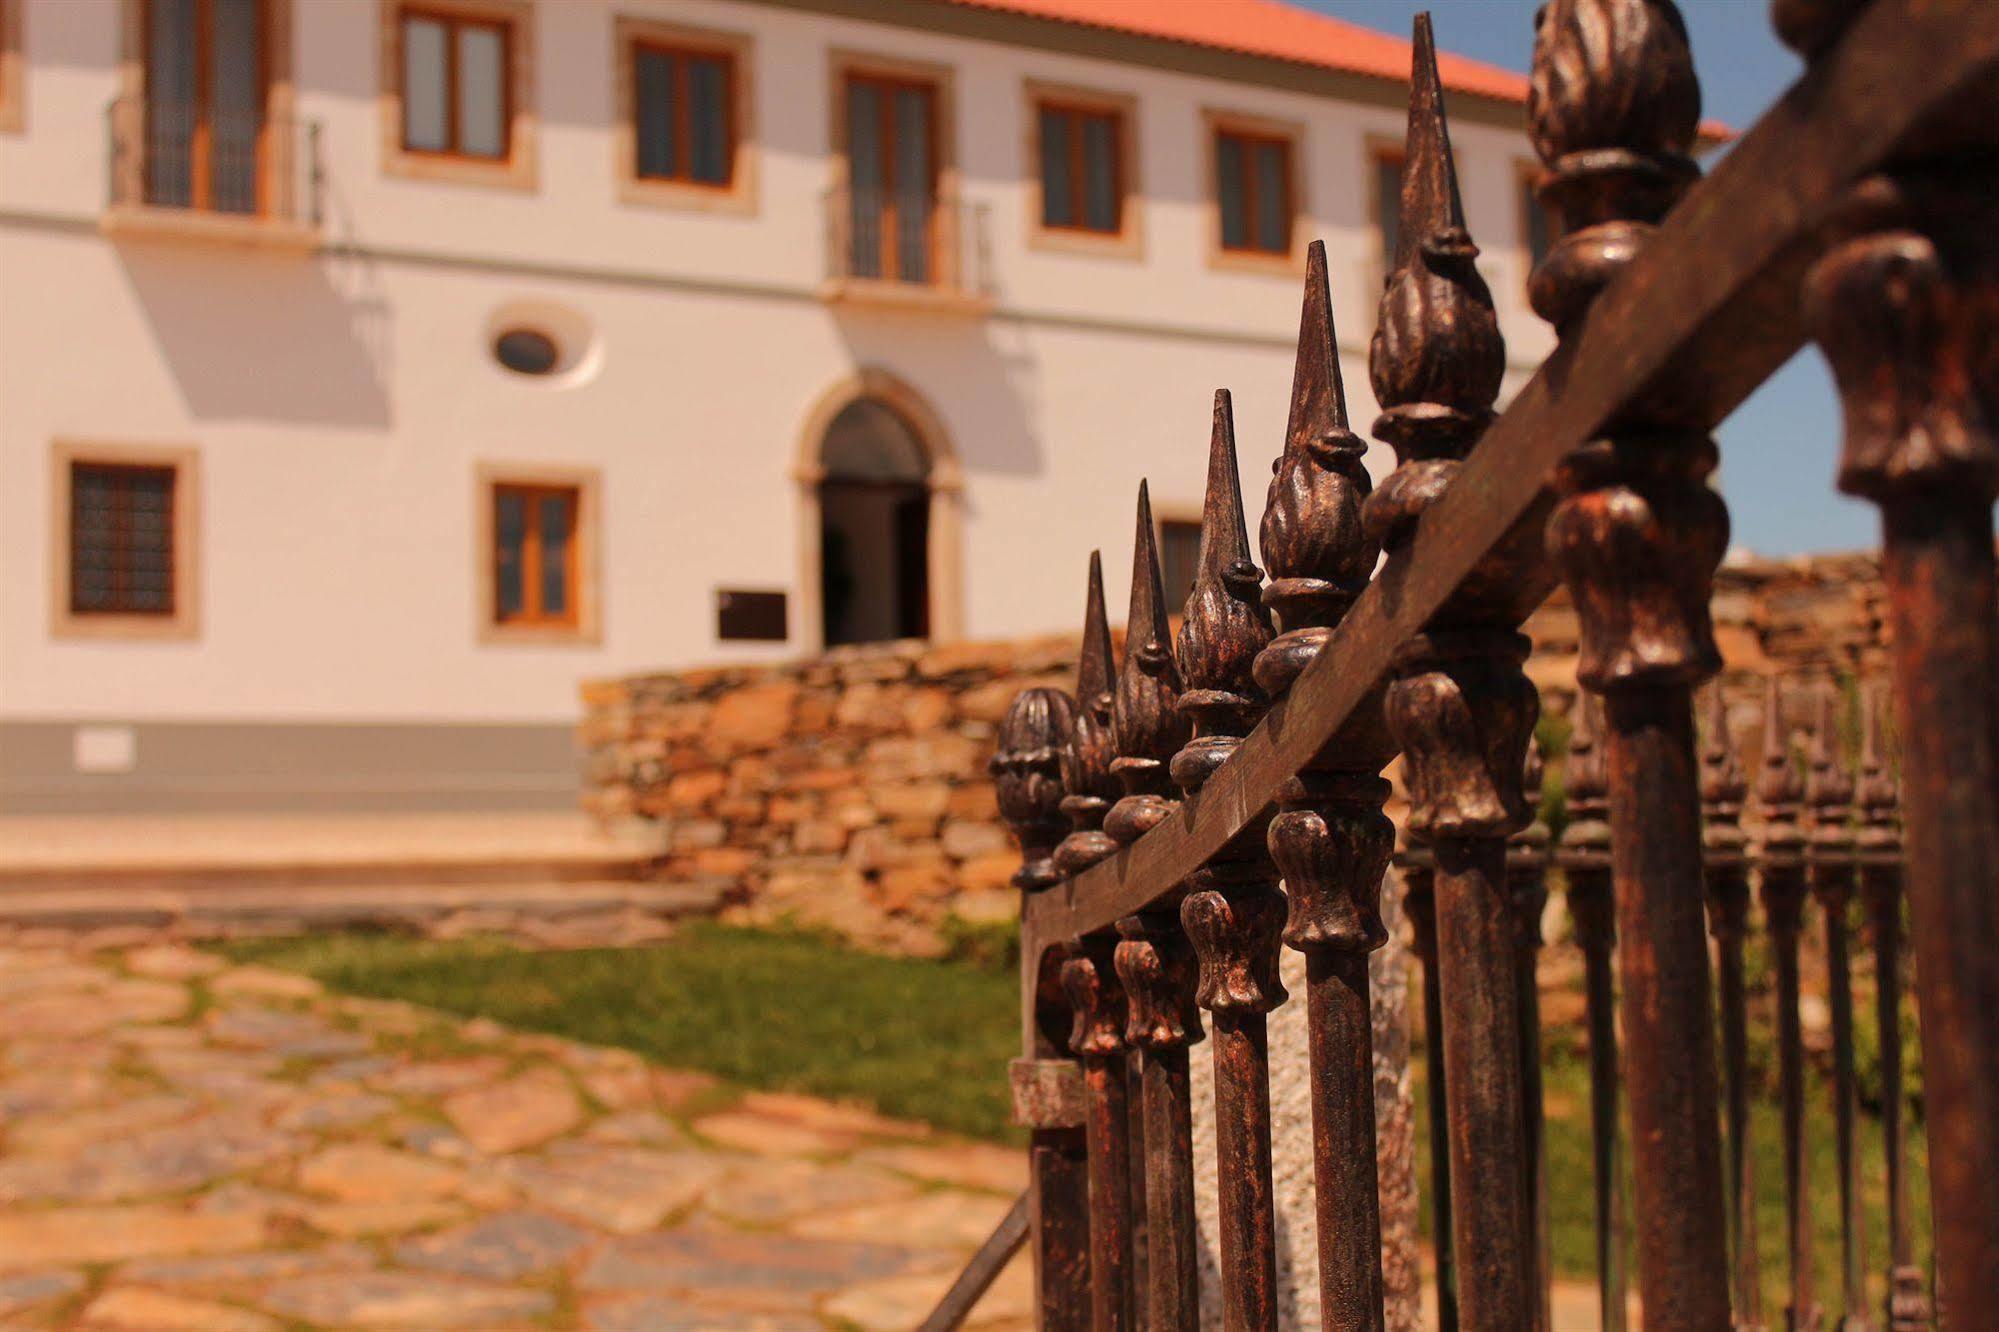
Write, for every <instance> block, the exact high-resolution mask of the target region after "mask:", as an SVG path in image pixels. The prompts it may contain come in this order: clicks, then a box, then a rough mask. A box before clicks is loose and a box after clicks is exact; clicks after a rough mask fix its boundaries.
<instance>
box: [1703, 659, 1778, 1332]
mask: <svg viewBox="0 0 1999 1332" xmlns="http://www.w3.org/2000/svg"><path fill="white" fill-rule="evenodd" d="M1709 698H1710V701H1711V706H1710V707H1709V710H1708V717H1707V735H1706V737H1705V739H1704V741H1703V743H1702V745H1701V842H1702V849H1703V850H1704V851H1705V853H1706V862H1707V904H1708V915H1707V921H1708V932H1709V933H1710V934H1712V935H1713V936H1714V943H1715V956H1716V960H1717V962H1716V965H1717V970H1718V971H1719V976H1718V983H1719V987H1720V999H1721V1068H1722V1091H1723V1095H1724V1097H1725V1100H1726V1105H1725V1113H1724V1119H1725V1120H1726V1122H1727V1125H1728V1143H1727V1146H1728V1202H1729V1209H1728V1210H1729V1223H1730V1224H1729V1228H1728V1238H1729V1244H1730V1246H1731V1247H1730V1252H1729V1271H1730V1273H1731V1274H1732V1280H1731V1283H1730V1284H1731V1299H1732V1302H1733V1305H1734V1308H1735V1327H1736V1329H1737V1332H1761V1329H1762V1326H1763V1314H1762V1305H1763V1297H1762V1293H1761V1291H1760V1290H1759V1288H1758V1287H1759V1285H1760V1284H1761V1275H1762V1273H1761V1269H1760V1266H1759V1264H1758V1262H1757V1255H1756V1180H1755V1166H1754V1162H1755V1159H1756V1157H1755V1153H1754V1152H1752V1151H1751V1150H1750V1145H1749V1021H1748V1011H1747V1009H1748V992H1747V985H1746V983H1745V980H1744V976H1743V965H1742V948H1743V940H1744V939H1745V938H1746V937H1747V935H1748V933H1749V863H1748V857H1747V856H1746V854H1745V853H1744V844H1745V841H1746V839H1745V838H1744V836H1743V832H1742V802H1743V800H1744V798H1745V797H1746V796H1747V795H1748V794H1749V784H1748V781H1747V780H1746V779H1745V778H1744V777H1743V774H1742V765H1741V764H1740V763H1739V762H1737V761H1736V757H1735V740H1734V737H1733V736H1732V735H1730V734H1729V729H1728V703H1727V700H1726V699H1724V698H1723V696H1722V690H1721V686H1720V684H1719V683H1717V684H1716V685H1715V686H1714V688H1713V689H1712V690H1710V691H1709Z"/></svg>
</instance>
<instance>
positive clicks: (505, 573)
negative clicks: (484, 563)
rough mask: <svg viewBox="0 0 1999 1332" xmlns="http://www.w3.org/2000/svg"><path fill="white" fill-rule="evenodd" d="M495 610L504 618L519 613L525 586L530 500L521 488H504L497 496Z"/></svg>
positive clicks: (495, 500)
mask: <svg viewBox="0 0 1999 1332" xmlns="http://www.w3.org/2000/svg"><path fill="white" fill-rule="evenodd" d="M493 535H494V542H493V544H494V566H493V568H494V576H495V577H494V595H493V605H494V609H495V610H497V611H498V613H499V616H500V618H501V619H507V618H509V617H512V616H516V615H519V614H520V613H521V611H522V610H523V609H525V607H524V606H523V604H522V600H523V594H524V592H525V589H524V588H523V586H522V583H523V580H524V578H525V576H526V575H525V572H524V570H523V565H524V564H525V562H526V561H525V558H524V553H525V547H526V545H527V500H526V497H525V496H523V495H522V494H521V493H520V492H519V491H515V490H501V491H498V492H496V493H495V494H494V496H493Z"/></svg>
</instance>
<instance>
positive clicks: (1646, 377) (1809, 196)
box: [1022, 0, 1999, 1026]
mask: <svg viewBox="0 0 1999 1332" xmlns="http://www.w3.org/2000/svg"><path fill="white" fill-rule="evenodd" d="M1995 70H1999V5H1994V4H1991V3H1989V0H1878V3H1875V4H1873V5H1871V6H1870V7H1868V9H1867V10H1866V11H1865V12H1864V13H1863V14H1862V15H1861V16H1860V17H1859V18H1858V19H1857V20H1856V21H1855V22H1854V23H1853V25H1852V27H1851V28H1850V29H1848V31H1847V32H1846V33H1845V35H1844V37H1843V38H1842V39H1841V40H1840V42H1839V44H1838V46H1837V47H1836V48H1835V49H1834V50H1832V51H1830V52H1828V53H1827V54H1825V55H1824V56H1823V57H1822V58H1820V59H1818V60H1816V61H1815V62H1814V63H1813V65H1812V67H1811V69H1810V71H1809V72H1808V73H1807V74H1806V75H1805V76H1804V77H1802V78H1801V79H1800V80H1799V81H1798V82H1797V83H1796V84H1795V85H1794V86H1793V87H1792V88H1791V90H1790V91H1789V92H1788V93H1786V94H1785V96H1784V97H1783V99H1782V100H1780V101H1779V102H1778V103H1777V104H1776V105H1775V106H1774V107H1772V108H1771V109H1770V111H1769V112H1768V113H1767V114H1766V115H1764V117H1763V118H1762V119H1761V120H1760V121H1759V122H1758V123H1757V125H1756V126H1755V128H1754V129H1752V130H1751V131H1750V132H1749V133H1748V134H1747V135H1745V136H1744V137H1743V139H1742V140H1741V141H1740V142H1739V143H1738V144H1736V146H1735V148H1734V149H1733V151H1731V152H1730V153H1729V154H1728V156H1727V157H1726V158H1725V159H1723V160H1722V162H1721V163H1720V164H1719V165H1718V166H1717V167H1716V168H1715V170H1714V172H1713V174H1712V175H1711V176H1709V177H1708V178H1707V179H1706V180H1705V181H1704V182H1703V183H1701V184H1700V185H1698V186H1696V187H1695V188H1694V189H1693V190H1692V191H1690V192H1689V193H1688V194H1687V196H1686V197H1685V199H1684V200H1683V201H1682V202H1681V203H1680V205H1679V206H1678V207H1677V208H1675V209H1674V211H1673V212H1672V214H1671V215H1670V216H1669V217H1668V219H1667V221H1666V222H1665V224H1664V225H1663V227H1662V228H1661V229H1660V230H1659V232H1658V234H1657V235H1656V236H1655V237H1653V238H1652V239H1651V240H1650V241H1649V242H1648V244H1647V245H1646V247H1645V248H1644V251H1643V252H1642V253H1641V254H1640V255H1639V257H1638V258H1637V259H1636V260H1635V261H1634V262H1632V264H1631V265H1630V267H1629V268H1628V269H1627V270H1626V271H1625V272H1624V274H1623V275H1622V276H1621V277H1619V278H1618V279H1617V280H1616V281H1615V282H1614V283H1613V284H1612V285H1611V286H1610V287H1609V288H1608V289H1606V290H1605V291H1604V292H1603V294H1602V295H1601V296H1599V297H1598V298H1597V299H1596V301H1595V302H1594V304H1593V305H1592V307H1591V308H1590V310H1589V313H1588V314H1587V316H1586V317H1585V320H1584V323H1583V324H1582V326H1581V328H1580V330H1579V331H1578V332H1577V333H1576V334H1574V335H1573V336H1570V337H1567V338H1565V339H1564V341H1563V343H1562V346H1561V347H1560V348H1559V349H1558V350H1557V351H1556V352H1555V353H1554V354H1553V355H1552V356H1550V357H1549V359H1548V360H1547V362H1546V363H1545V364H1544V365H1543V366H1542V368H1541V370H1540V371H1539V373H1537V374H1536V375H1535V376H1534V378H1533V379H1532V380H1531V381H1530V382H1529V383H1528V384H1527V385H1526V387H1525V388H1523V389H1522V390H1521V392H1520V393H1519V395H1518V396H1517V397H1516V398H1515V399H1514V401H1513V403H1512V405H1511V406H1510V407H1509V408H1508V410H1507V411H1506V413H1505V414H1504V415H1503V416H1502V417H1500V419H1499V420H1498V421H1497V422H1495V423H1494V424H1493V426H1492V428H1491V429H1490V430H1489V431H1488V432H1487V434H1486V436H1485V438H1484V439H1483V440H1482V441H1481V442H1480V444H1479V445H1478V447H1477V448H1476V449H1475V450H1474V451H1473V453H1472V455H1471V457H1470V459H1469V460H1468V462H1467V463H1466V465H1465V469H1464V471H1463V472H1462V474H1461V475H1460V476H1459V478H1458V480H1457V481H1456V482H1454V483H1453V484H1452V485H1451V487H1450V489H1449V492H1448V493H1447V494H1446V495H1445V496H1444V497H1443V499H1442V500H1441V501H1439V502H1438V503H1437V505H1436V506H1435V507H1434V508H1432V509H1430V510H1429V511H1428V512H1426V513H1425V514H1424V517H1423V521H1422V522H1421V524H1420V525H1419V527H1418V530H1417V532H1416V535H1415V538H1414V540H1413V542H1412V548H1411V552H1410V557H1409V558H1407V559H1404V560H1401V561H1399V562H1398V561H1391V562H1390V563H1389V564H1388V565H1387V567H1386V568H1385V569H1384V570H1383V571H1382V573H1381V574H1380V575H1379V576H1378V577H1376V578H1375V580H1374V581H1373V582H1372V583H1371V584H1370V585H1369V587H1368V589H1367V591H1366V593H1365V594H1364V595H1363V596H1362V597H1361V598H1360V600H1359V601H1357V602H1356V603H1355V604H1354V606H1353V608H1352V610H1350V611H1349V612H1348V613H1347V615H1346V618H1345V619H1344V620H1343V621H1342V622H1341V623H1340V625H1339V626H1338V627H1337V628H1336V629H1335V630H1334V631H1333V636H1332V638H1331V640H1330V641H1329V642H1328V644H1327V646H1326V649H1325V651H1324V652H1322V653H1321V654H1320V656H1319V658H1318V660H1317V661H1316V662H1315V663H1314V664H1313V665H1312V666H1311V667H1309V668H1308V669H1307V670H1306V671H1305V672H1304V674H1303V675H1301V676H1300V677H1299V679H1298V680H1297V682H1296V683H1295V684H1294V685H1293V686H1292V688H1291V690H1290V692H1289V693H1288V695H1287V696H1286V697H1285V698H1284V699H1282V700H1281V701H1279V702H1278V703H1277V704H1276V705H1275V706H1274V707H1273V708H1272V709H1271V710H1270V712H1269V714H1268V715H1267V717H1266V718H1265V720H1264V721H1263V722H1261V723H1260V724H1259V725H1258V726H1257V727H1256V729H1255V730H1254V731H1253V732H1252V733H1251V734H1250V735H1249V736H1248V737H1247V738H1246V739H1245V740H1244V741H1243V742H1242V744H1241V746H1240V748H1239V749H1237V751H1236V752H1235V754H1234V755H1233V756H1232V757H1231V758H1230V759H1229V761H1228V762H1227V763H1226V764H1224V765H1223V766H1222V767H1221V768H1220V769H1218V770H1217V771H1216V772H1215V773H1214V774H1213V775H1212V776H1211V777H1209V778H1208V779H1207V782H1206V784H1205V785H1204V787H1203V788H1202V789H1201V791H1200V792H1199V793H1198V794H1197V795H1193V796H1190V797H1189V798H1187V799H1186V800H1184V801H1182V802H1180V803H1179V805H1178V807H1177V809H1176V810H1175V811H1174V813H1173V814H1172V815H1171V817H1169V818H1168V819H1167V821H1166V822H1165V823H1163V824H1161V825H1160V826H1159V827H1158V828H1156V829H1154V830H1153V831H1152V832H1150V833H1148V834H1147V835H1146V836H1144V837H1143V838H1141V839H1140V840H1139V841H1138V842H1137V843H1136V844H1135V845H1133V846H1131V847H1130V848H1128V849H1127V850H1125V851H1124V852H1122V853H1121V854H1119V855H1116V856H1114V857H1112V858H1110V859H1108V860H1106V861H1104V862H1103V863H1101V864H1099V865H1097V866H1096V867H1094V868H1092V869H1089V870H1087V871H1085V872H1083V873H1081V874H1079V875H1076V876H1075V877H1073V878H1071V879H1068V880H1065V881H1063V882H1062V883H1060V884H1058V885H1056V886H1054V887H1052V888H1050V889H1049V890H1047V891H1044V892H1038V893H1034V894H1030V895H1029V898H1028V903H1027V907H1026V913H1025V918H1024V920H1023V928H1022V933H1023V947H1024V949H1025V951H1026V954H1027V956H1028V957H1029V958H1030V959H1032V958H1035V957H1037V956H1039V955H1040V954H1041V953H1042V952H1044V951H1045V950H1047V949H1048V948H1050V947H1053V946H1057V945H1059V944H1061V943H1062V942H1064V941H1066V940H1070V939H1074V938H1078V937H1081V936H1083V935H1086V934H1090V933H1092V932H1094V931H1099V930H1103V929H1106V928H1108V927H1110V926H1111V925H1112V924H1114V923H1115V922H1116V921H1117V920H1118V919H1119V918H1120V917H1124V916H1128V915H1131V914H1132V913H1134V912H1137V911H1139V910H1141V909H1143V908H1145V907H1147V906H1150V905H1152V904H1153V903H1155V902H1156V901H1158V900H1159V899H1161V898H1162V897H1164V896H1166V895H1168V894H1170V893H1172V892H1173V891H1174V890H1175V888H1176V886H1177V885H1179V884H1181V883H1182V882H1183V881H1184V880H1185V879H1187V878H1188V876H1190V875H1191V874H1193V873H1194V872H1195V871H1196V870H1198V869H1200V868H1201V867H1202V866H1203V865H1205V864H1206V863H1208V861H1209V860H1210V859H1211V858H1213V857H1214V856H1215V855H1216V853H1218V852H1219V851H1221V850H1222V848H1223V847H1224V846H1226V845H1227V844H1228V842H1229V841H1230V839H1231V838H1234V837H1235V836H1237V834H1239V833H1240V832H1241V831H1242V830H1243V828H1245V827H1246V826H1247V825H1248V824H1249V823H1250V822H1251V821H1252V820H1253V819H1255V818H1256V817H1257V816H1258V815H1259V814H1261V813H1262V812H1263V811H1264V810H1265V809H1267V808H1269V806H1270V805H1271V804H1272V802H1273V801H1274V800H1275V799H1276V797H1277V794H1278V792H1279V789H1280V787H1281V785H1282V784H1283V783H1284V782H1285V781H1287V780H1289V779H1290V778H1291V777H1292V775H1293V774H1295V773H1296V772H1298V771H1299V769H1300V768H1301V767H1303V766H1305V765H1306V764H1307V763H1308V761H1309V760H1310V759H1311V758H1312V756H1313V755H1314V754H1316V753H1318V752H1319V751H1320V750H1321V749H1322V748H1323V747H1324V746H1325V745H1326V744H1327V743H1328V742H1329V741H1331V740H1333V739H1334V737H1336V736H1337V735H1338V734H1339V733H1340V731H1341V729H1342V727H1344V726H1345V725H1346V724H1347V722H1348V719H1349V717H1350V716H1352V715H1353V714H1354V711H1355V709H1356V707H1357V705H1358V704H1360V703H1361V702H1362V701H1363V700H1364V699H1366V698H1367V697H1369V691H1370V690H1371V689H1372V688H1373V686H1374V685H1375V684H1376V682H1377V681H1379V679H1380V678H1381V677H1382V676H1383V675H1384V673H1385V672H1386V671H1387V670H1388V667H1389V665H1390V661H1391V658H1392V656H1393V654H1394V653H1395V652H1396V650H1397V649H1398V648H1399V647H1400V646H1401V645H1402V643H1403V642H1404V641H1405V640H1407V639H1408V638H1409V637H1410V636H1411V635H1412V634H1414V633H1416V632H1417V631H1419V630H1420V629H1421V628H1422V627H1423V625H1424V624H1425V623H1426V622H1427V621H1428V620H1429V619H1430V617H1431V616H1432V615H1433V614H1434V613H1435V612H1436V611H1437V610H1438V608H1439V607H1441V606H1443V605H1444V604H1445V602H1446V600H1447V599H1448V598H1449V597H1450V596H1451V595H1452V593H1453V592H1454V591H1456V590H1457V588H1458V587H1459V586H1460V585H1461V584H1462V583H1463V581H1464V579H1465V578H1466V576H1467V575H1468V574H1469V573H1470V572H1471V571H1472V570H1473V569H1474V568H1475V567H1476V566H1477V565H1478V564H1479V563H1480V561H1481V560H1483V559H1485V558H1486V557H1487V556H1488V555H1490V554H1491V553H1492V552H1495V551H1501V550H1505V551H1511V552H1515V553H1517V554H1518V556H1519V566H1518V567H1521V568H1524V569H1527V570H1528V571H1529V573H1528V575H1527V576H1526V577H1524V578H1522V579H1521V580H1520V581H1519V582H1518V583H1517V585H1516V586H1517V595H1518V598H1519V603H1520V604H1519V606H1518V610H1519V612H1520V614H1521V615H1522V616H1524V615H1525V614H1526V613H1527V612H1528V611H1529V610H1531V609H1532V608H1533V607H1534V606H1536V605H1538V604H1539V603H1540V602H1541V600H1542V599H1543V598H1544V597H1545V596H1546V595H1547V593H1548V591H1549V590H1550V589H1551V588H1552V587H1553V586H1554V581H1555V573H1554V570H1553V568H1552V566H1551V565H1550V564H1549V563H1548V561H1547V560H1546V559H1545V557H1543V556H1542V555H1541V554H1540V549H1541V543H1542V539H1543V537H1542V533H1543V528H1544V526H1545V523H1546V519H1547V516H1548V512H1549V510H1550V508H1551V507H1552V504H1553V499H1552V496H1551V495H1550V493H1549V491H1548V490H1547V488H1546V481H1547V478H1548V477H1549V475H1550V473H1551V472H1552V471H1553V469H1554V467H1555V466H1556V464H1557V463H1559V462H1560V461H1561V460H1562V459H1563V458H1564V457H1565V456H1567V455H1568V454H1570V453H1571V452H1573V451H1574V450H1575V449H1576V448H1578V447H1579V446H1581V445H1582V444H1584V443H1586V442H1588V441H1589V440H1590V439H1592V438H1594V437H1595V436H1596V435H1597V434H1598V433H1599V432H1600V431H1602V430H1603V429H1604V428H1605V426H1606V425H1607V424H1610V423H1613V422H1615V421H1616V420H1617V419H1618V418H1619V417H1620V416H1621V415H1624V414H1628V413H1632V412H1634V411H1641V410H1642V412H1643V413H1644V416H1645V419H1646V420H1648V421H1650V422H1654V423H1656V422H1659V421H1662V420H1665V421H1672V422H1675V423H1678V424H1683V425H1686V426H1689V427H1695V428H1702V429H1705V428H1707V427H1710V426H1712V425H1714V424H1715V423H1717V422H1719V421H1720V420H1721V419H1722V418H1724V417H1725V416H1727V415H1728V413H1729V412H1730V411H1732V410H1733V409H1734V408H1735V407H1736V406H1737V405H1738V404H1739V403H1740V402H1741V401H1742V400H1743V399H1744V398H1746V397H1747V396H1748V395H1749V394H1750V393H1751V392H1752V391H1753V390H1754V389H1755V388H1756V387H1757V386H1758V385H1759V384H1761V383H1762V382H1763V380H1764V379H1766V378H1768V376H1769V375H1770V374H1771V373H1772V372H1773V371H1775V370H1776V369H1777V367H1778V366H1780V365H1782V364H1783V363H1784V361H1786V360H1787V359H1789V357H1790V356H1791V355H1792V353H1794V352H1795V351H1797V349H1798V348H1799V346H1800V345H1802V343H1803V341H1804V337H1805V330H1804V328H1803V326H1802V323H1801V317H1800V310H1799V297H1798V291H1799V283H1800V280H1801V278H1802V276H1803V274H1804V272H1805V269H1806V268H1807V266H1808V265H1809V264H1810V262H1811V261H1812V260H1813V259H1814V258H1815V257H1816V255H1817V254H1818V252H1819V250H1820V249H1821V248H1822V247H1823V244H1824V232H1825V228H1826V224H1827V222H1828V220H1829V219H1830V218H1831V217H1832V216H1833V215H1834V214H1835V211H1836V209H1837V208H1838V206H1839V205H1840V204H1841V203H1842V201H1843V199H1844V197H1845V195H1846V193H1847V191H1848V189H1849V187H1850V186H1851V185H1852V184H1853V183H1854V182H1855V181H1857V180H1858V179H1859V178H1860V177H1862V176H1863V175H1865V174H1866V173H1868V172H1870V171H1873V170H1875V169H1876V168H1878V167H1880V166H1882V165H1883V164H1884V163H1886V162H1888V161H1889V160H1890V159H1891V158H1894V157H1896V156H1900V155H1906V154H1908V153H1910V152H1912V151H1919V150H1922V149H1924V148H1927V147H1931V146H1939V145H1937V144H1936V142H1935V140H1936V139H1937V137H1938V136H1939V135H1940V134H1945V133H1948V127H1949V124H1950V118H1951V113H1952V111H1953V110H1954V109H1955V108H1956V107H1957V106H1961V105H1962V104H1963V102H1962V101H1961V100H1960V99H1966V98H1969V97H1970V96H1971V95H1972V94H1973V93H1974V91H1975V89H1976V88H1977V86H1978V85H1979V84H1980V83H1981V81H1984V80H1989V79H1990V78H1991V77H1992V76H1993V74H1994V71H1995ZM1029 1002H1031V997H1030V1000H1029ZM1030 1026H1031V1024H1030Z"/></svg>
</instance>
